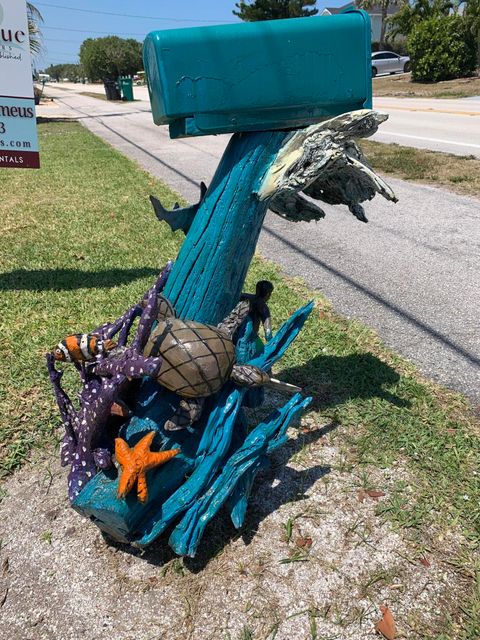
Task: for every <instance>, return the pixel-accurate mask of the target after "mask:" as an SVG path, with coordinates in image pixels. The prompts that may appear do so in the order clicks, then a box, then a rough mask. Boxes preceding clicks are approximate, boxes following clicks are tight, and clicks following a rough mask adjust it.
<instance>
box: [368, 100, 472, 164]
mask: <svg viewBox="0 0 480 640" xmlns="http://www.w3.org/2000/svg"><path fill="white" fill-rule="evenodd" d="M373 106H374V108H375V109H378V110H379V111H384V112H386V113H388V114H389V119H388V120H387V122H385V123H384V125H383V126H382V128H381V131H379V132H378V133H377V134H376V135H375V136H374V138H373V139H374V140H378V141H379V142H397V143H398V144H402V145H406V146H409V147H419V148H420V149H433V150H434V151H447V152H448V153H455V154H457V155H475V156H477V158H480V96H479V97H478V98H462V99H460V100H443V99H441V100H440V99H438V98H430V99H427V98H374V99H373Z"/></svg>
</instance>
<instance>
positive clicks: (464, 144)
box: [376, 131, 480, 149]
mask: <svg viewBox="0 0 480 640" xmlns="http://www.w3.org/2000/svg"><path fill="white" fill-rule="evenodd" d="M376 135H381V136H398V137H399V138H410V139H411V140H425V141H427V142H441V143H443V144H453V145H456V146H457V147H472V148H473V149H480V144H472V143H469V142H454V141H453V140H443V139H442V138H425V137H423V136H412V135H409V134H408V133H397V132H396V131H379V132H378V133H377V134H376Z"/></svg>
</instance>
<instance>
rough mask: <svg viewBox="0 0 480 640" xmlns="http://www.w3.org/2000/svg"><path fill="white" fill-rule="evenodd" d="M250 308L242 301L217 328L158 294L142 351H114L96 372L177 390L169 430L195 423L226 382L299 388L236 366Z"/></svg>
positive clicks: (246, 302) (249, 385) (97, 367)
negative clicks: (179, 313) (180, 312)
mask: <svg viewBox="0 0 480 640" xmlns="http://www.w3.org/2000/svg"><path fill="white" fill-rule="evenodd" d="M250 311H251V309H250V302H249V301H248V300H243V301H241V302H239V303H238V305H237V306H236V307H235V308H234V309H233V311H232V312H231V313H230V314H229V315H228V316H227V317H226V318H225V319H224V320H223V321H222V322H221V323H220V324H219V325H218V326H217V327H214V326H211V325H208V324H203V323H201V322H195V321H193V320H181V319H180V318H177V317H176V315H175V310H174V308H173V307H172V305H171V304H170V303H169V302H168V300H166V299H165V298H164V297H163V296H160V295H159V296H158V298H157V307H156V317H155V318H154V319H156V320H157V324H156V326H155V327H154V329H153V330H152V331H151V333H150V335H149V338H148V340H147V342H146V345H145V347H144V349H143V355H139V354H138V353H136V352H133V351H132V350H131V349H129V348H127V349H122V350H119V351H116V350H113V351H111V352H110V354H109V355H108V356H107V357H106V358H104V359H102V360H100V362H98V364H97V365H96V367H95V372H96V373H97V374H98V375H113V374H117V373H125V374H126V375H128V376H129V377H130V378H134V377H141V376H143V375H145V374H147V375H149V376H150V377H152V378H154V379H155V380H156V381H157V382H158V383H159V384H160V385H161V386H163V387H165V388H166V389H169V390H170V391H173V392H174V393H176V394H178V395H179V396H180V397H181V400H180V403H179V405H178V408H177V410H176V412H175V414H174V415H173V416H172V417H171V418H170V419H169V420H167V421H166V422H165V425H164V428H165V429H167V430H170V431H174V430H178V429H183V428H185V427H187V426H189V425H191V424H192V423H194V422H196V421H197V420H198V419H199V417H200V415H201V412H202V408H203V404H204V402H205V398H207V397H208V396H211V395H213V394H214V393H217V391H219V390H220V389H221V388H222V386H223V385H224V384H225V383H226V382H227V381H228V380H232V381H233V382H235V383H236V384H238V385H240V386H246V387H250V388H254V387H259V386H270V387H275V388H277V389H279V390H283V391H287V392H293V393H296V392H298V391H301V389H299V388H298V387H295V386H294V385H290V384H287V383H284V382H281V381H279V380H276V379H275V378H272V377H271V376H270V375H269V374H268V373H266V372H265V371H262V369H259V368H258V367H255V366H253V365H248V364H236V362H235V344H234V342H233V340H232V338H233V336H234V334H235V332H236V330H237V329H238V328H239V327H240V325H241V324H242V322H243V321H244V320H245V318H246V317H247V315H248V314H249V313H250ZM133 362H134V365H135V366H133V365H132V363H133ZM155 363H156V365H155V366H154V367H153V368H152V365H154V364H155ZM147 372H148V373H147Z"/></svg>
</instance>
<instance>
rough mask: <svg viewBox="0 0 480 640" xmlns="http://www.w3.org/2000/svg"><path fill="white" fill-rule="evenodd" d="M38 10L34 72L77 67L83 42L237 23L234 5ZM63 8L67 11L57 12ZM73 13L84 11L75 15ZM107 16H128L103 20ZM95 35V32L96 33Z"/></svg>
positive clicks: (54, 5)
mask: <svg viewBox="0 0 480 640" xmlns="http://www.w3.org/2000/svg"><path fill="white" fill-rule="evenodd" d="M32 1H33V3H34V4H35V5H36V6H37V7H38V9H39V10H40V11H41V13H42V15H43V18H44V24H43V26H42V32H43V36H44V52H43V54H42V56H41V57H39V58H38V59H37V60H36V63H35V66H36V68H37V69H42V68H44V67H47V66H49V65H50V64H59V63H62V62H78V50H79V48H80V45H81V43H82V42H83V40H85V39H86V38H89V37H91V38H95V37H101V36H103V35H119V36H121V37H124V38H136V39H137V40H143V38H144V36H145V35H146V34H147V33H148V32H149V31H152V30H154V29H175V28H179V27H198V26H202V25H207V24H223V23H226V22H237V21H238V18H236V17H235V16H234V15H233V14H232V9H233V8H234V6H235V0H207V1H206V2H202V1H199V0H138V1H136V2H132V0H83V2H78V0H46V1H45V2H41V1H40V0H38V2H37V1H36V0H32ZM343 4H346V0H331V1H328V0H317V7H318V8H319V9H323V7H325V6H334V7H337V6H341V5H343ZM60 7H66V8H60ZM72 9H82V11H76V10H72ZM90 11H99V12H101V11H105V12H111V13H115V14H122V13H123V14H129V15H130V16H132V15H135V16H151V17H149V18H134V17H127V16H119V15H102V14H100V13H98V14H97V13H89V12H90ZM95 32H98V33H95ZM100 32H101V33H100Z"/></svg>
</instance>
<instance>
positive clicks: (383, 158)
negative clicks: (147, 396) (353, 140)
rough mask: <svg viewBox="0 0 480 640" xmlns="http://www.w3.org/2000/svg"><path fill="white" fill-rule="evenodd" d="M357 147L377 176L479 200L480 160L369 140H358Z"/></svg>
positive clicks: (473, 157)
mask: <svg viewBox="0 0 480 640" xmlns="http://www.w3.org/2000/svg"><path fill="white" fill-rule="evenodd" d="M360 146H361V147H362V149H363V151H364V153H365V154H366V156H367V158H368V160H369V162H370V164H371V165H372V166H373V167H374V168H375V169H376V170H377V171H378V172H379V173H382V174H387V175H389V176H394V177H395V178H400V179H402V180H411V181H413V182H422V183H424V184H430V185H433V186H438V187H445V188H447V189H448V190H449V191H454V192H455V193H459V194H461V195H466V196H476V197H480V159H478V158H476V157H475V156H457V155H453V154H451V153H442V152H441V151H428V150H427V149H415V148H414V147H404V146H401V145H398V144H395V143H393V144H386V143H383V142H374V141H373V140H361V141H360Z"/></svg>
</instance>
